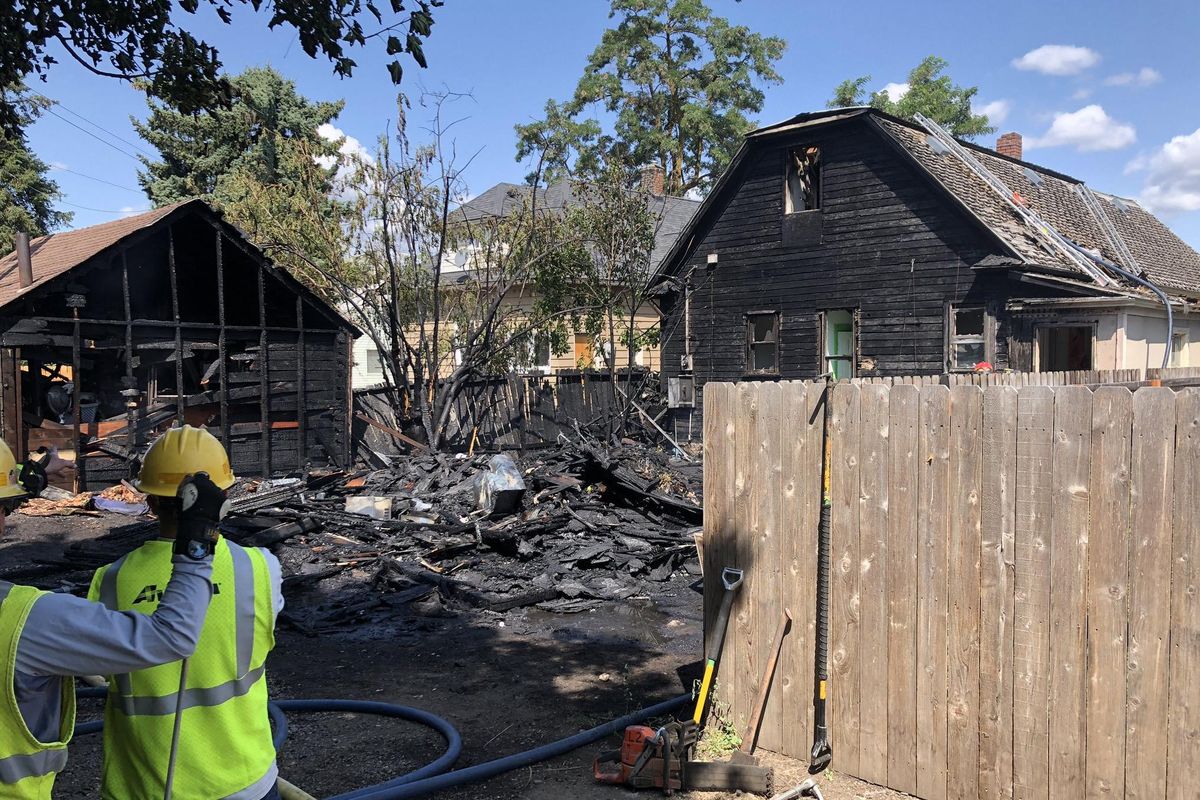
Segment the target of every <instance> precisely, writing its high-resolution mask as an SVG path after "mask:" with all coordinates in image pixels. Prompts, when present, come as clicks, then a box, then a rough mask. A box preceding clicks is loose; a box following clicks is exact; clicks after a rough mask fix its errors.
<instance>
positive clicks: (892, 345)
mask: <svg viewBox="0 0 1200 800" xmlns="http://www.w3.org/2000/svg"><path fill="white" fill-rule="evenodd" d="M801 145H806V146H807V145H815V146H817V147H819V148H821V160H822V162H823V170H822V195H823V197H822V204H821V209H820V210H819V211H811V212H802V213H803V215H804V216H809V215H811V216H814V217H819V224H813V223H811V222H809V221H808V220H805V222H804V224H803V225H796V224H795V221H794V220H793V219H791V218H790V216H789V215H785V214H784V174H785V173H784V171H785V157H786V155H787V152H788V151H789V150H790V149H791V148H794V147H797V146H801ZM728 192H729V194H728V197H727V199H725V200H724V202H723V203H721V202H718V203H716V204H714V205H713V206H712V209H711V212H710V214H709V217H708V218H707V219H701V220H700V223H699V227H698V229H697V236H696V243H695V245H694V246H692V247H691V249H690V250H689V251H688V252H687V253H685V254H684V256H683V259H682V260H681V261H680V263H679V265H678V266H677V267H676V268H675V269H674V270H673V272H674V274H676V275H685V274H686V273H687V272H688V270H689V268H692V267H695V268H696V271H695V273H694V279H693V280H694V283H695V285H696V288H695V291H694V292H693V294H692V331H693V339H694V341H693V354H694V361H695V376H696V382H697V389H698V391H697V395H698V398H697V403H698V407H697V410H696V415H695V419H698V418H699V410H700V405H699V404H700V402H701V399H700V396H701V394H702V385H703V383H705V382H707V381H712V380H716V381H737V380H743V379H747V378H753V377H756V376H751V375H748V370H747V367H746V363H745V336H746V334H745V321H744V314H745V313H746V312H749V311H757V310H773V311H778V312H779V313H780V315H781V325H780V356H779V357H780V377H781V378H784V379H803V378H811V377H813V376H815V375H816V374H818V373H819V372H820V371H821V370H820V367H819V363H820V362H819V357H818V344H819V341H820V339H819V335H820V334H819V319H820V317H819V314H820V312H821V311H824V310H832V309H858V311H859V315H860V317H859V328H858V344H859V357H860V368H859V372H858V374H859V375H860V376H862V377H869V376H887V375H909V374H937V373H941V372H943V371H944V359H945V330H944V327H945V316H946V306H947V304H970V305H976V304H977V305H986V306H987V307H988V309H989V312H990V313H991V314H992V315H993V317H994V318H995V319H996V324H997V330H996V337H995V351H994V352H995V361H996V362H997V363H996V366H997V367H998V368H1003V367H1004V366H1006V364H1007V338H1008V333H1009V331H1008V327H1009V326H1008V321H1007V320H1006V319H1005V317H1004V312H1003V309H1004V303H1005V300H1006V299H1007V298H1008V297H1009V295H1010V293H1011V292H1012V291H1013V283H1012V281H1011V280H1010V279H1009V278H1008V277H1007V276H1006V275H1005V274H1004V273H997V272H985V271H979V270H974V269H972V265H973V264H975V263H977V262H978V261H979V260H980V259H982V258H984V257H985V256H988V255H991V254H996V255H1002V254H1003V251H1002V250H1001V248H1000V246H999V245H998V244H997V243H996V242H995V241H994V240H992V239H991V238H990V237H989V236H988V235H987V234H986V233H985V232H984V231H983V230H981V229H980V227H979V226H978V225H977V224H976V223H975V222H974V221H973V220H972V219H971V218H970V217H968V216H967V215H966V214H965V213H964V212H962V211H961V210H960V209H958V208H956V207H954V206H953V205H952V201H951V200H949V199H948V198H947V197H945V196H944V195H943V194H942V193H940V192H939V191H938V190H937V189H936V188H935V186H934V185H933V184H931V183H930V181H929V180H928V179H927V178H926V177H925V176H924V175H923V174H921V173H919V172H918V170H917V169H916V167H914V166H913V165H912V164H911V163H910V162H908V161H907V160H906V159H905V158H903V157H902V156H901V155H900V154H899V153H897V152H896V151H895V150H894V149H892V148H891V147H890V146H889V145H888V144H887V143H886V142H885V140H884V139H883V138H882V137H881V135H880V134H879V133H878V132H876V131H875V130H873V129H871V128H869V127H867V126H866V125H865V124H864V123H861V122H858V121H852V122H848V123H843V124H840V125H828V126H823V127H821V128H819V129H815V130H810V131H809V132H807V133H801V134H790V135H787V136H786V137H784V138H781V139H776V140H774V141H773V142H764V143H760V144H758V145H757V147H756V149H755V150H754V151H752V152H751V153H750V154H748V156H747V158H746V159H745V161H744V162H743V164H742V166H741V174H740V176H734V180H733V181H731V184H730V186H729V187H728ZM718 200H720V198H718ZM791 216H794V215H791ZM814 231H815V233H814ZM710 253H716V254H718V257H719V264H718V266H717V267H716V269H714V270H709V271H706V270H705V269H704V264H705V261H706V258H707V257H708V255H709V254H710ZM1028 288H1029V287H1024V286H1023V287H1021V289H1020V290H1019V291H1020V292H1021V293H1022V294H1023V295H1029V294H1032V293H1036V292H1030V291H1028ZM682 305H683V304H682V302H681V301H680V298H679V296H678V295H674V296H672V297H670V298H668V301H667V303H666V308H665V309H664V311H665V319H664V326H663V330H664V359H663V363H664V373H665V374H666V375H668V376H670V375H676V374H678V373H679V365H680V356H681V355H682V354H683V352H684V345H683V327H684V326H683V322H682ZM871 362H873V364H874V368H873V369H867V368H864V366H863V365H870V364H871ZM693 422H694V421H693ZM695 431H698V426H697V425H696V424H693V435H696V434H695Z"/></svg>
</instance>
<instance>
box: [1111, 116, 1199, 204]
mask: <svg viewBox="0 0 1200 800" xmlns="http://www.w3.org/2000/svg"><path fill="white" fill-rule="evenodd" d="M1141 170H1145V171H1146V183H1145V185H1144V186H1143V187H1142V193H1141V196H1140V198H1139V199H1140V200H1141V201H1142V203H1143V204H1144V205H1146V206H1147V207H1148V208H1150V209H1151V210H1152V211H1156V212H1158V211H1162V212H1167V213H1170V212H1173V211H1200V128H1197V129H1196V130H1194V131H1192V132H1191V133H1189V134H1185V135H1182V136H1176V137H1175V138H1173V139H1171V141H1169V142H1167V143H1166V144H1164V145H1163V146H1162V147H1160V148H1159V149H1158V150H1157V151H1155V152H1154V153H1152V154H1150V155H1148V156H1146V155H1142V156H1138V157H1137V158H1135V159H1134V160H1133V161H1131V162H1129V165H1128V166H1127V167H1126V168H1125V171H1126V173H1129V172H1138V171H1141Z"/></svg>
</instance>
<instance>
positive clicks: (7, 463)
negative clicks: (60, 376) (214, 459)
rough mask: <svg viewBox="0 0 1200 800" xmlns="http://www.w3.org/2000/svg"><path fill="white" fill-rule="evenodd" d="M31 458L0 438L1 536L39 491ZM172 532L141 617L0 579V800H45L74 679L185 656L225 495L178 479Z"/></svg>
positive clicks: (65, 732)
mask: <svg viewBox="0 0 1200 800" xmlns="http://www.w3.org/2000/svg"><path fill="white" fill-rule="evenodd" d="M46 483H47V481H46V474H45V471H44V469H43V468H42V467H41V466H40V465H39V464H37V463H36V462H32V461H27V462H25V464H24V465H20V466H18V465H17V463H16V460H15V459H14V458H13V454H12V451H11V450H9V449H8V446H7V445H6V444H4V442H2V441H0V530H2V529H3V523H4V517H5V515H6V514H7V513H8V512H10V511H11V510H12V509H13V508H15V507H16V506H17V505H19V503H20V502H21V501H23V500H24V499H26V498H28V497H30V496H34V495H36V494H37V493H39V492H40V491H41V490H42V489H43V488H45V486H46ZM180 492H181V494H182V495H184V496H186V498H187V500H186V501H185V500H178V501H177V502H178V503H179V508H180V511H179V514H178V519H179V527H180V530H181V531H184V532H185V533H184V534H183V535H181V536H180V538H179V539H178V541H177V544H176V546H175V547H174V548H173V549H172V552H170V553H168V554H167V558H168V559H169V560H171V561H172V562H173V566H174V570H173V572H172V575H171V580H170V581H169V582H167V583H166V585H165V586H164V588H163V593H162V602H161V603H159V604H158V605H157V608H156V611H155V613H154V614H151V615H149V616H146V615H142V614H134V613H128V612H119V611H114V610H109V609H107V608H105V607H104V606H102V605H100V604H99V603H92V602H88V601H87V600H83V599H81V598H78V597H73V596H71V595H68V594H54V593H50V592H44V591H41V590H39V589H35V588H33V587H31V586H17V585H14V584H12V583H8V582H6V581H0V797H2V798H5V800H47V798H49V797H50V791H51V788H52V787H53V785H54V778H55V776H56V774H57V773H58V772H60V771H61V770H62V768H63V766H64V765H65V764H66V762H67V743H68V742H69V741H70V739H71V734H72V732H73V730H74V728H75V684H74V681H73V676H75V675H94V674H97V673H104V672H108V673H126V672H131V671H135V670H140V669H145V668H147V667H152V666H154V665H156V664H163V663H166V662H170V661H178V660H179V659H181V658H186V657H187V656H189V655H191V653H192V652H193V650H195V647H196V642H197V641H198V640H199V638H200V631H201V628H202V626H203V624H204V618H205V614H206V612H207V610H208V604H209V600H210V598H211V597H212V584H211V582H210V576H211V573H212V547H213V545H214V544H215V542H210V541H207V540H205V539H204V538H203V537H204V536H205V535H206V533H205V532H207V531H211V530H215V529H216V526H217V523H218V521H219V514H220V510H221V503H222V501H223V493H222V492H221V491H220V490H219V489H217V487H216V486H214V485H213V484H212V482H211V481H209V480H207V479H206V478H203V477H200V476H192V475H188V476H182V475H181V476H180Z"/></svg>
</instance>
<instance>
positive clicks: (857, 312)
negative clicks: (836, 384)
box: [817, 307, 862, 380]
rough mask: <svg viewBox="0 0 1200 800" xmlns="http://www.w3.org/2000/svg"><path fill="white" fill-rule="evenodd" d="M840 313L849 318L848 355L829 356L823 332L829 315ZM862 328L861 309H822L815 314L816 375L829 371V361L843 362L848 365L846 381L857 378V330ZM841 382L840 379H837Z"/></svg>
mask: <svg viewBox="0 0 1200 800" xmlns="http://www.w3.org/2000/svg"><path fill="white" fill-rule="evenodd" d="M832 313H842V314H846V315H848V316H849V317H850V354H849V355H844V356H831V355H829V354H828V353H829V337H828V336H826V334H825V331H826V329H827V328H828V327H829V315H830V314H832ZM861 327H862V309H860V308H857V307H856V308H824V309H821V311H819V312H817V374H818V375H823V374H824V373H826V372H829V371H830V366H829V362H830V361H831V360H834V359H836V360H845V361H847V362H848V363H849V365H850V375H849V376H846V379H853V378H857V377H858V369H859V361H860V360H861V353H860V352H859V330H860V328H861ZM839 380H842V378H839Z"/></svg>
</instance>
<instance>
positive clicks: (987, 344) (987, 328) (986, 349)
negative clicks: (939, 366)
mask: <svg viewBox="0 0 1200 800" xmlns="http://www.w3.org/2000/svg"><path fill="white" fill-rule="evenodd" d="M977 310H978V311H982V312H983V333H982V334H979V335H978V338H980V339H981V340H982V343H983V360H984V361H986V362H988V363H989V364H991V365H992V367H993V368H995V365H996V318H995V316H994V315H993V314H992V310H991V308H990V307H989V306H988V305H987V304H986V303H949V302H948V303H946V312H945V318H944V320H945V321H944V325H945V334H946V335H945V342H944V344H943V348H942V349H943V352H944V355H945V357H944V359H943V361H944V362H945V363H944V367H945V371H946V372H947V373H971V372H974V371H975V367H974V365H972V366H970V367H956V366H954V345H955V344H957V343H958V341H959V340H964V339H972V340H973V339H975V338H976V334H969V335H964V336H959V335H957V334H956V333H955V328H956V325H955V323H956V320H957V317H956V316H955V315H956V313H957V312H959V311H977Z"/></svg>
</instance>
